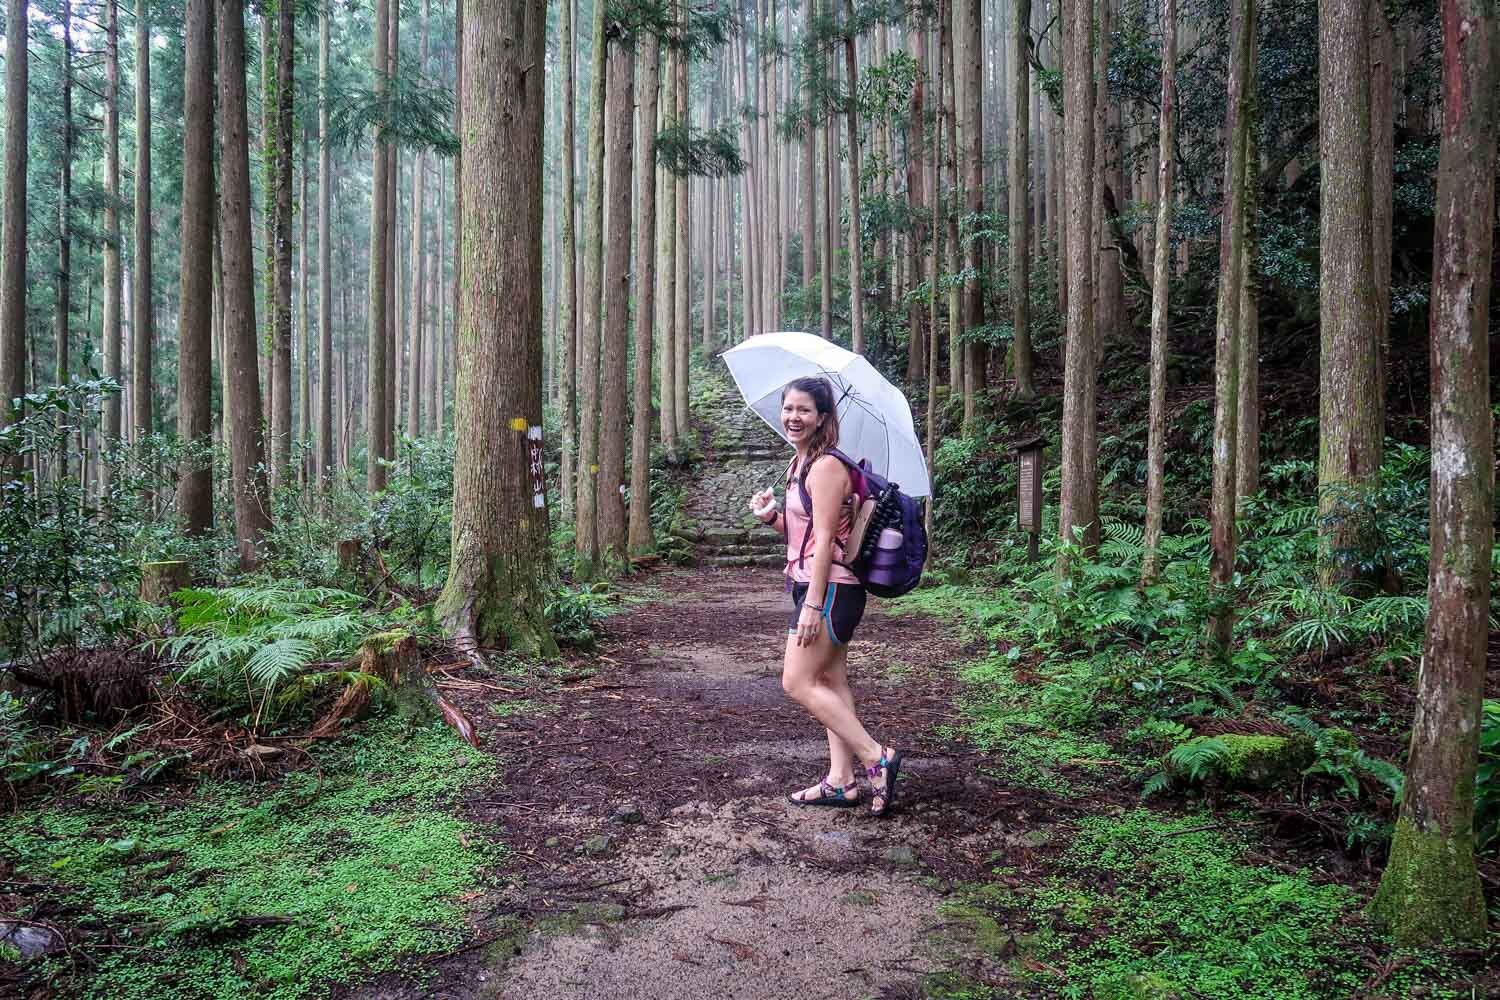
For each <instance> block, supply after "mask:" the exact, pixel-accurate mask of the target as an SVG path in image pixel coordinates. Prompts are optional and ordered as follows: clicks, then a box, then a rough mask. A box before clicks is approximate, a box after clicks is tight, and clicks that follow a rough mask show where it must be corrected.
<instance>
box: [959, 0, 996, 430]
mask: <svg viewBox="0 0 1500 1000" xmlns="http://www.w3.org/2000/svg"><path fill="white" fill-rule="evenodd" d="M953 10H954V18H955V19H956V23H955V24H954V26H953V30H954V31H955V32H956V33H957V34H958V36H959V37H960V38H961V39H962V45H961V47H960V48H959V49H957V50H956V51H955V52H954V62H955V67H956V68H957V70H958V72H959V73H960V74H961V77H960V78H959V79H961V81H962V82H961V85H960V87H959V94H961V95H962V97H963V106H962V107H961V108H959V109H958V114H959V116H960V120H961V121H962V125H963V127H962V129H960V131H959V141H960V142H961V143H962V146H963V148H962V149H961V150H960V151H959V153H960V155H961V156H962V157H963V163H962V165H961V167H960V169H962V170H963V186H964V211H965V212H966V213H967V214H968V215H969V216H970V217H971V218H973V217H976V216H977V215H978V213H980V212H983V211H984V103H983V97H984V94H983V90H982V88H983V80H984V74H983V72H982V67H983V62H984V35H983V27H984V17H983V5H982V2H981V0H958V2H957V3H956V4H955V5H954V8H953ZM960 56H962V58H960ZM983 251H984V246H983V243H982V242H981V241H979V240H977V239H974V240H970V241H969V244H968V246H967V247H966V248H965V249H964V270H965V272H966V273H967V275H968V277H967V278H966V279H965V280H964V287H963V310H964V313H963V317H964V318H963V328H964V330H965V331H967V332H970V333H973V332H975V331H977V330H978V329H979V328H980V327H981V326H983V325H984V293H983V291H982V289H981V288H980V287H979V273H980V271H981V269H982V268H983V267H984V259H983ZM988 350H989V349H988V347H986V346H985V344H984V343H982V342H981V341H978V340H972V341H969V342H968V343H967V344H965V345H964V381H963V388H964V433H965V434H970V433H973V431H974V421H975V419H976V417H977V414H978V405H979V393H980V392H981V391H982V390H983V389H984V383H985V375H986V372H985V354H986V352H987V351H988Z"/></svg>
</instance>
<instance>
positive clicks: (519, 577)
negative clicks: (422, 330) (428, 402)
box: [437, 0, 555, 652]
mask: <svg viewBox="0 0 1500 1000" xmlns="http://www.w3.org/2000/svg"><path fill="white" fill-rule="evenodd" d="M465 15H466V16H465V19H464V22H463V34H462V38H463V51H464V64H463V75H462V78H461V80H460V87H459V93H460V98H459V99H460V102H461V104H462V107H463V122H464V132H463V135H464V139H465V144H466V146H467V147H468V153H469V155H467V156H465V157H464V159H463V165H462V167H463V174H462V177H461V179H460V181H459V185H458V186H459V188H460V190H467V191H469V192H470V194H471V196H470V197H467V198H463V199H462V202H463V212H464V214H465V215H466V216H467V218H465V220H464V222H463V229H464V230H465V231H466V232H470V233H487V234H492V236H493V238H492V239H484V240H473V241H471V242H467V243H465V242H460V243H459V244H458V245H459V246H460V247H461V248H462V251H461V253H462V255H463V257H465V258H466V259H465V260H464V262H463V264H462V272H461V273H462V279H461V282H460V284H459V288H460V290H461V295H462V305H461V307H460V309H459V316H460V321H459V327H458V350H457V353H456V357H457V360H458V365H459V372H458V397H457V406H456V422H455V430H456V437H457V441H458V449H457V453H456V455H455V459H454V470H453V542H452V556H451V562H450V566H449V570H448V583H447V585H446V586H445V587H444V588H443V593H442V596H441V597H440V598H439V599H438V603H437V611H438V614H439V615H440V617H441V618H442V619H443V621H444V622H445V623H446V625H447V626H448V628H449V629H451V630H452V631H453V632H454V633H455V634H456V635H458V636H459V637H460V638H461V639H465V640H468V641H470V642H473V643H476V644H478V645H481V646H496V647H505V648H508V649H512V650H515V651H517V652H549V651H551V650H553V649H555V645H554V643H553V641H552V637H551V634H550V633H549V631H548V629H547V622H546V618H545V615H544V612H543V608H544V607H545V606H546V599H547V594H548V592H549V589H550V586H551V581H552V578H553V576H552V568H551V564H552V557H551V552H550V549H549V548H548V543H547V527H548V526H547V514H546V510H545V508H544V506H543V502H544V501H543V499H542V498H540V497H537V496H534V494H533V490H532V482H531V473H530V462H529V450H528V434H529V433H530V431H531V428H537V429H538V430H537V433H540V427H541V425H542V386H541V381H542V337H541V331H542V257H541V247H542V123H543V119H544V114H543V104H544V99H543V87H544V81H543V75H544V74H543V73H542V69H541V67H542V66H543V64H544V61H545V46H546V25H547V18H546V6H545V4H544V3H543V2H542V0H523V2H521V3H500V2H497V0H470V2H469V5H468V9H467V11H466V12H465ZM474 192H479V193H481V196H480V197H473V196H472V195H473V193H474Z"/></svg>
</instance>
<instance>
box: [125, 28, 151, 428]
mask: <svg viewBox="0 0 1500 1000" xmlns="http://www.w3.org/2000/svg"><path fill="white" fill-rule="evenodd" d="M134 267H135V270H134V272H133V273H132V274H131V277H132V279H133V280H134V285H133V287H132V288H131V291H130V306H131V321H130V339H131V343H132V345H133V347H134V351H133V354H134V359H133V367H132V370H131V382H132V385H131V409H132V411H133V413H132V416H133V418H134V420H133V423H134V425H135V433H136V437H137V439H139V438H143V437H145V436H146V435H148V434H150V433H151V432H152V431H153V430H155V428H154V427H153V425H152V420H151V404H152V403H153V402H154V399H153V397H154V396H155V395H156V390H155V387H154V386H153V385H152V379H151V376H152V371H151V366H152V358H151V356H152V348H153V341H154V340H155V339H156V312H155V310H154V309H152V301H151V289H152V279H151V4H150V0H137V2H136V6H135V261H134Z"/></svg>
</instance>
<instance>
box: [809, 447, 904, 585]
mask: <svg viewBox="0 0 1500 1000" xmlns="http://www.w3.org/2000/svg"><path fill="white" fill-rule="evenodd" d="M828 454H830V455H832V456H833V457H834V458H836V459H838V460H839V461H840V462H843V463H844V465H845V466H846V467H847V468H848V469H849V486H850V488H851V489H852V490H853V493H854V517H853V522H852V530H851V532H850V535H849V548H850V549H851V550H852V551H850V552H846V553H845V557H846V558H847V560H848V561H847V562H840V563H839V565H841V566H845V567H847V568H848V569H849V571H850V572H851V573H853V574H854V575H855V576H857V577H858V578H859V582H860V583H861V584H863V585H864V588H865V590H866V591H868V592H869V593H871V594H874V595H875V596H876V597H900V596H901V595H902V594H905V593H907V592H908V591H910V590H912V589H913V588H914V587H916V585H917V584H918V583H919V582H921V579H922V566H923V564H924V563H926V562H927V528H926V526H925V525H924V524H923V523H922V507H921V505H920V504H918V503H917V501H916V500H914V499H912V498H911V497H909V496H907V495H906V494H905V493H902V492H901V487H899V486H898V485H896V484H895V483H892V482H890V481H888V480H887V479H886V478H885V477H884V476H881V475H879V474H877V473H875V472H873V471H872V470H871V469H870V463H869V462H868V461H866V460H864V459H860V460H859V461H858V462H856V461H855V460H854V459H852V458H850V457H849V456H848V455H845V454H844V453H843V452H841V451H839V450H838V449H837V448H832V449H830V450H829V451H828ZM797 490H798V491H799V492H800V493H801V496H802V509H803V510H805V511H807V532H806V533H805V534H803V536H802V545H801V550H800V552H801V554H800V556H799V559H798V561H799V563H800V562H802V561H803V560H805V559H806V558H807V543H808V541H809V539H810V538H811V537H812V497H811V496H810V495H809V494H808V492H807V473H806V470H803V472H802V474H801V475H799V476H798V477H797Z"/></svg>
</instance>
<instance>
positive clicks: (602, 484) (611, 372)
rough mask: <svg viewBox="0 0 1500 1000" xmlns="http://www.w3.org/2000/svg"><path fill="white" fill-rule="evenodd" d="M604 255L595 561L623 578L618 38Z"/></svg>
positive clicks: (623, 209) (631, 80) (628, 162)
mask: <svg viewBox="0 0 1500 1000" xmlns="http://www.w3.org/2000/svg"><path fill="white" fill-rule="evenodd" d="M607 58H608V62H609V70H608V72H609V82H608V84H607V87H608V93H609V96H608V98H607V100H608V102H609V107H608V108H607V111H608V114H607V115H606V116H605V117H606V119H607V121H608V126H607V129H606V131H607V134H608V154H607V157H606V160H605V162H606V164H607V165H608V170H609V206H608V212H609V223H608V228H609V237H610V238H609V250H608V256H607V257H606V259H605V262H604V263H605V268H604V273H605V274H606V275H608V280H607V281H606V283H605V286H604V291H603V294H604V337H603V370H604V371H605V372H606V373H607V374H608V377H607V378H605V379H603V380H602V383H601V388H602V392H601V394H600V407H599V417H600V419H599V480H598V482H599V494H598V497H597V502H598V520H599V536H598V537H599V562H600V565H601V567H602V568H603V570H604V572H605V573H606V574H608V575H610V576H616V575H619V574H620V573H623V572H624V571H625V568H626V565H627V564H626V553H625V497H624V490H625V435H626V434H627V433H628V431H627V428H626V423H625V419H626V418H625V371H626V369H627V367H628V364H629V362H628V359H627V357H626V354H627V352H628V346H629V334H628V332H627V328H628V326H629V323H630V193H631V183H630V173H631V169H632V167H633V166H634V163H633V162H632V161H633V149H632V145H633V142H632V140H633V139H634V134H633V133H634V132H635V121H634V118H633V117H632V111H633V110H634V108H635V53H634V52H633V51H632V50H631V49H630V47H629V45H628V44H627V43H626V42H625V41H624V40H622V39H620V38H612V39H610V41H609V53H608V56H607Z"/></svg>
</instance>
